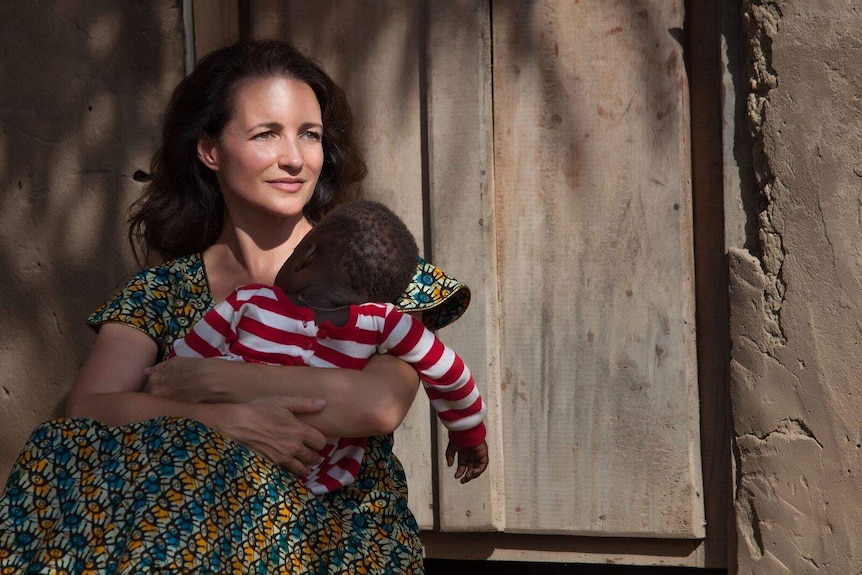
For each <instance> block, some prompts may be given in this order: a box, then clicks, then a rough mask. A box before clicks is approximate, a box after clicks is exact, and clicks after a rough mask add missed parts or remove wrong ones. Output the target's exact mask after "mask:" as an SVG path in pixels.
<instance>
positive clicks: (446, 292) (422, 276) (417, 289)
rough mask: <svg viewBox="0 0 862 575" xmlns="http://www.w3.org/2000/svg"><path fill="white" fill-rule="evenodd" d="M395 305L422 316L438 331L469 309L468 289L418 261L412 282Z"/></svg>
mask: <svg viewBox="0 0 862 575" xmlns="http://www.w3.org/2000/svg"><path fill="white" fill-rule="evenodd" d="M395 305H396V306H398V309H400V310H401V311H403V312H416V311H421V312H422V322H423V323H424V324H425V326H426V327H427V328H428V329H431V330H437V329H440V328H442V327H445V326H447V325H449V324H450V323H452V322H454V321H455V320H456V319H458V318H459V317H461V316H462V315H463V314H464V312H465V311H467V307H468V306H469V305H470V288H469V287H467V285H465V284H464V283H462V282H460V281H458V280H457V279H455V278H454V277H452V276H451V275H449V274H447V273H446V272H444V271H443V270H441V269H440V268H438V267H436V266H434V265H433V264H431V263H429V262H426V261H425V260H424V259H422V258H419V262H418V263H417V265H416V274H415V275H414V276H413V281H411V282H410V285H409V286H407V289H406V290H404V293H403V294H401V297H399V298H398V299H397V300H395Z"/></svg>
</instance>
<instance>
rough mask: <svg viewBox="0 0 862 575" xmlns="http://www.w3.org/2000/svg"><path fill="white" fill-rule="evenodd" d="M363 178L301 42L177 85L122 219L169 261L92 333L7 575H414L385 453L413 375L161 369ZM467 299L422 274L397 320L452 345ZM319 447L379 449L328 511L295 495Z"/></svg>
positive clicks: (324, 504) (412, 542) (6, 512)
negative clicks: (215, 309) (336, 443)
mask: <svg viewBox="0 0 862 575" xmlns="http://www.w3.org/2000/svg"><path fill="white" fill-rule="evenodd" d="M364 175H365V167H364V164H363V163H362V161H361V159H360V158H359V156H358V154H357V152H356V149H355V147H354V145H353V141H352V137H351V123H350V114H349V109H348V107H347V105H346V102H345V99H344V97H343V94H342V93H341V91H340V89H339V88H338V87H337V86H336V85H335V84H334V83H333V82H332V81H331V79H330V78H329V77H328V76H327V75H326V74H325V73H324V72H323V71H322V70H321V69H320V68H319V67H318V66H316V65H315V64H314V63H313V62H311V61H309V60H308V59H307V58H305V57H304V56H303V55H302V54H300V53H299V52H297V51H296V50H295V49H294V48H292V47H291V46H289V45H287V44H284V43H281V42H272V41H269V42H241V43H239V44H236V45H234V46H230V47H228V48H224V49H221V50H218V51H216V52H214V53H212V54H210V55H208V56H207V57H205V58H204V59H203V60H201V62H200V63H199V64H198V66H197V67H196V68H195V70H194V71H193V72H192V74H190V75H189V76H188V77H187V78H186V79H184V80H183V81H182V82H181V83H180V84H179V86H178V87H177V89H176V90H175V92H174V94H173V96H172V98H171V102H170V104H169V106H168V109H167V112H166V117H165V125H164V130H163V136H162V146H161V148H160V150H159V151H158V153H157V154H156V157H155V159H154V161H153V180H152V182H151V183H150V184H149V186H148V187H147V189H146V190H145V192H144V195H143V197H142V198H141V200H139V201H138V202H137V204H136V205H135V206H134V208H133V212H132V217H131V219H130V223H131V226H130V239H131V240H132V242H133V246H136V245H138V244H139V245H140V246H141V247H142V248H143V253H144V255H145V257H150V256H151V255H153V254H156V255H158V256H160V257H161V258H163V259H165V260H167V261H166V262H165V263H163V264H161V265H158V266H156V267H154V268H150V269H147V270H144V271H142V272H140V273H139V274H138V275H137V276H135V278H134V279H133V280H132V281H131V282H129V284H127V285H126V287H124V288H123V289H122V290H120V291H119V292H118V293H117V294H116V296H114V297H113V298H112V299H111V300H109V301H108V302H107V303H106V304H105V305H104V306H102V307H101V308H100V309H99V310H97V311H96V312H95V313H94V314H93V315H92V316H91V317H90V319H89V321H90V323H91V324H92V325H94V326H96V327H97V328H98V330H99V331H98V336H97V339H96V343H95V346H94V348H93V350H92V352H91V354H90V356H89V357H88V359H87V361H86V362H85V364H84V365H83V367H82V368H81V372H80V374H79V375H78V377H77V379H76V381H75V383H74V385H73V387H72V390H71V392H70V395H69V398H68V401H67V412H68V413H67V414H68V415H69V417H70V418H84V419H64V420H56V421H54V422H49V423H47V424H45V425H43V426H41V427H40V428H38V429H37V430H36V431H35V432H34V434H33V436H32V437H31V440H30V442H28V445H27V446H26V447H25V450H24V452H23V453H22V455H21V457H20V458H19V461H18V463H17V464H16V466H15V468H14V469H13V472H12V474H11V476H10V479H9V482H8V484H7V490H6V494H5V496H4V498H3V500H2V502H0V573H2V572H4V568H7V567H8V568H10V569H12V568H22V567H23V566H29V568H30V569H31V572H39V569H42V568H44V569H46V570H51V569H55V570H66V571H68V572H87V571H88V570H92V571H94V572H102V571H105V570H108V571H112V572H123V573H125V572H130V573H131V572H134V573H140V572H147V570H148V569H149V568H151V569H153V570H155V571H160V570H166V571H171V572H183V571H189V572H195V573H206V572H213V573H223V572H243V573H247V572H253V573H273V572H290V573H312V572H313V573H364V572H367V573H377V572H380V573H383V572H394V573H411V572H413V573H421V572H422V558H421V543H420V541H419V538H418V528H417V526H416V522H415V520H414V519H413V517H412V515H411V514H410V511H409V510H408V509H407V505H406V498H407V492H406V483H405V479H404V474H403V471H402V469H401V467H400V464H399V463H398V461H397V460H396V459H395V458H394V456H393V455H392V453H391V448H392V437H391V432H392V431H393V430H394V429H395V428H396V427H397V426H398V425H399V424H400V422H401V421H402V419H403V418H404V416H405V414H406V412H407V410H408V409H409V406H410V404H411V402H412V400H413V397H414V395H415V393H416V389H417V380H416V376H415V373H414V372H413V370H412V369H411V368H410V367H409V366H407V365H406V364H403V363H401V362H400V361H398V360H394V359H392V358H387V357H378V358H375V359H374V360H372V362H371V363H370V364H369V365H368V367H367V368H366V369H365V370H363V371H361V372H358V371H348V370H337V369H315V368H305V367H295V368H294V367H292V368H283V367H277V366H266V365H254V364H237V363H231V362H224V361H220V360H218V359H210V360H194V359H181V358H176V359H172V360H170V361H167V362H162V360H163V359H164V358H165V357H166V356H167V354H168V353H169V351H170V348H171V344H172V343H173V341H174V340H175V339H177V338H179V337H182V336H183V335H184V334H185V332H186V331H187V330H188V328H189V327H190V326H191V325H192V324H193V323H194V322H195V321H197V320H198V319H199V318H200V317H201V316H202V315H203V314H204V313H205V312H206V311H207V310H208V309H210V308H211V307H212V306H213V305H214V303H217V302H219V301H221V300H222V299H224V298H225V297H226V296H227V294H229V293H230V292H231V291H232V290H233V289H234V288H235V287H236V286H238V285H243V284H248V283H256V282H257V283H267V284H271V283H273V281H274V279H275V275H276V273H277V271H278V269H279V267H280V265H281V263H282V262H283V261H284V260H286V259H287V257H288V256H289V255H290V253H291V252H292V251H293V249H294V247H295V246H296V245H297V244H298V243H299V241H300V240H301V239H302V237H303V236H304V235H305V233H307V232H308V231H309V230H310V229H311V227H312V225H313V224H314V222H315V221H316V220H317V219H318V218H319V217H320V216H322V215H323V214H325V213H326V212H327V211H328V210H329V209H330V208H332V207H334V206H335V205H336V204H338V203H340V202H342V201H346V200H349V199H352V198H353V197H355V196H356V189H357V187H358V183H359V181H361V179H362V178H363V177H364ZM136 253H140V252H136ZM468 301H469V291H468V290H467V289H466V288H464V287H463V286H461V284H458V283H457V282H456V281H455V280H452V279H450V278H447V277H446V276H445V275H443V274H442V273H441V272H439V270H436V269H435V268H433V267H432V266H430V265H428V264H424V262H421V263H420V267H419V270H418V271H417V280H416V281H414V283H413V284H411V287H410V288H409V289H408V293H407V294H405V296H402V298H401V299H400V301H399V302H398V303H399V305H400V306H401V307H402V309H406V310H410V311H423V310H424V317H423V319H424V320H425V321H426V323H428V324H429V325H430V326H431V327H440V326H442V325H445V324H446V323H448V322H449V321H452V320H454V319H455V318H457V317H458V316H459V315H460V313H462V312H463V310H464V308H465V307H466V305H467V303H468ZM360 387H361V389H362V392H361V393H357V392H356V390H357V389H359V388H360ZM93 420H96V421H97V422H100V423H96V422H94V421H93ZM108 426H114V427H108ZM326 436H344V437H350V436H372V437H371V438H370V439H369V442H368V451H367V453H366V457H365V459H364V461H363V466H362V468H361V470H360V472H359V476H358V478H357V481H356V482H354V483H353V484H352V485H351V486H348V487H347V488H345V489H343V490H340V491H338V492H335V493H332V494H329V495H327V496H324V497H321V498H315V497H314V496H312V495H311V494H310V493H309V492H308V491H307V490H306V489H305V488H304V487H303V485H302V483H301V482H300V481H298V480H297V479H296V476H300V475H304V474H306V473H308V471H309V468H308V465H309V464H311V463H314V462H315V461H317V457H318V456H317V453H316V450H317V449H319V448H321V447H322V446H323V445H324V443H325V437H326ZM285 470H286V471H285ZM288 472H290V473H288ZM52 572H54V571H52Z"/></svg>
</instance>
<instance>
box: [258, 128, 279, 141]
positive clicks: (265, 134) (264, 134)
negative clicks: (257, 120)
mask: <svg viewBox="0 0 862 575" xmlns="http://www.w3.org/2000/svg"><path fill="white" fill-rule="evenodd" d="M273 138H275V132H273V131H271V130H268V131H266V132H261V133H260V134H255V135H254V137H253V138H252V139H254V140H271V139H273Z"/></svg>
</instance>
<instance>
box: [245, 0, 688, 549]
mask: <svg viewBox="0 0 862 575" xmlns="http://www.w3.org/2000/svg"><path fill="white" fill-rule="evenodd" d="M243 4H244V5H245V6H246V7H247V9H248V10H249V16H248V19H249V22H250V33H251V34H252V35H253V36H255V37H280V38H285V39H289V40H290V41H292V42H294V43H295V44H296V45H298V46H299V47H300V48H301V49H303V50H304V51H306V52H307V53H309V54H312V55H313V56H314V57H315V58H316V59H317V60H318V61H320V63H321V64H322V65H323V66H324V67H325V68H326V69H327V70H328V71H329V72H330V73H331V74H332V75H333V77H334V78H335V79H336V81H337V82H339V84H340V85H341V86H342V87H343V88H344V89H345V91H346V93H347V95H348V98H349V99H350V101H351V105H352V107H353V110H354V113H355V115H356V119H357V124H358V126H359V129H360V133H361V136H362V141H363V144H364V147H365V149H366V151H367V159H368V163H369V168H370V175H369V178H368V182H367V192H368V194H367V195H368V196H370V197H372V198H375V199H379V200H382V201H384V202H386V203H388V204H389V205H390V206H392V207H393V208H394V209H395V210H396V211H397V212H398V213H399V214H401V215H402V217H404V219H405V220H406V221H407V223H408V225H409V226H410V228H411V229H412V230H413V232H414V234H415V235H416V237H417V240H418V241H419V242H420V245H422V244H424V245H425V246H426V253H429V255H430V256H431V257H432V259H433V261H434V262H435V263H437V264H438V265H440V266H441V267H443V268H444V269H446V270H447V271H450V272H451V273H453V274H454V275H456V276H457V277H459V278H460V279H463V280H465V281H466V282H467V283H468V284H469V285H470V286H471V287H472V288H473V293H474V299H473V303H472V305H471V309H470V311H469V312H468V313H467V315H466V316H465V317H464V318H463V319H462V320H460V321H459V322H458V323H457V324H455V325H454V326H452V327H450V328H446V329H445V330H444V331H443V332H442V333H441V336H442V337H443V338H444V339H445V340H446V341H447V342H449V343H450V344H452V346H453V347H454V348H455V349H457V350H458V351H459V352H460V353H461V354H462V355H463V356H464V357H465V359H466V360H467V361H468V363H469V364H470V366H471V368H472V369H473V371H474V373H475V374H476V376H477V381H479V384H480V386H481V388H482V391H483V394H484V395H485V397H486V398H487V399H488V402H489V405H490V407H491V412H490V414H489V422H488V423H489V431H490V434H489V439H490V443H491V449H492V465H491V468H490V469H489V472H488V473H487V474H486V475H485V476H484V477H482V478H480V479H479V480H478V481H476V482H473V483H471V484H469V485H467V486H461V485H459V484H457V483H456V482H455V481H454V480H452V478H451V477H450V474H451V472H450V470H447V469H445V467H444V464H443V463H442V453H441V452H442V449H443V447H445V441H443V440H442V437H443V436H442V434H441V435H439V436H436V435H435V434H434V433H432V429H433V423H432V421H431V418H429V416H428V405H427V401H425V399H424V396H423V394H422V393H420V394H419V397H418V400H419V401H418V402H417V405H416V406H414V409H413V411H412V412H411V416H410V418H409V419H408V421H407V422H405V425H404V426H403V429H402V430H400V432H399V434H398V436H397V440H396V441H397V443H398V444H399V445H398V453H399V456H400V457H401V458H402V461H403V462H404V464H405V468H406V469H407V472H408V480H409V484H410V491H411V496H410V505H411V508H412V509H413V510H414V513H415V514H416V515H417V519H418V520H419V521H420V524H421V525H422V526H423V528H425V529H432V528H433V529H434V530H435V531H434V532H432V531H429V532H427V533H426V536H425V537H424V539H425V542H426V546H427V550H428V553H429V555H430V556H437V557H470V558H481V557H492V558H499V559H513V558H514V559H533V560H537V559H538V560H556V561H575V560H577V561H583V560H609V558H614V560H616V561H619V562H624V563H625V562H628V563H633V564H634V563H641V564H649V563H654V564H677V565H703V564H704V563H703V556H702V552H701V551H699V545H700V544H699V541H698V540H699V539H700V538H702V537H703V536H704V528H703V517H704V514H703V495H702V488H701V483H702V480H701V468H700V452H699V448H700V445H699V429H698V423H699V418H698V415H699V413H698V395H697V394H698V388H697V368H696V360H695V339H694V336H695V325H694V313H693V312H694V296H693V276H692V274H693V269H692V266H693V261H692V257H693V256H692V230H691V189H690V185H691V182H690V175H689V139H688V138H689V134H688V130H689V118H688V94H687V91H686V90H687V88H686V78H685V70H684V66H683V60H682V47H681V45H680V44H679V42H678V41H677V40H676V39H675V38H674V36H673V31H674V30H679V31H681V28H682V26H683V17H684V13H683V4H684V3H683V2H682V0H675V1H672V2H667V1H662V0H644V1H642V2H638V3H632V2H628V1H625V0H601V1H599V0H591V1H586V2H579V3H572V2H569V1H567V0H545V1H537V2H531V3H518V2H491V1H490V0H470V1H460V2H454V1H453V2H433V3H430V2H398V1H394V0H391V1H385V2H370V1H369V2H347V1H344V0H340V1H339V0H326V1H321V2H315V3H307V2H278V1H275V0H253V1H250V2H245V3H243ZM437 433H439V430H438V432H437ZM435 438H436V441H435ZM433 449H437V453H436V455H434V453H433V451H432V450H433ZM435 457H436V458H437V459H436V461H434V458H435ZM463 531H474V532H481V531H490V532H505V533H501V534H498V535H496V534H493V533H488V534H481V533H477V534H476V535H474V536H471V537H472V538H471V537H465V536H464V535H462V534H461V532H463ZM447 533H452V534H453V535H454V534H458V535H457V536H455V537H449V536H448V535H447ZM518 533H520V534H522V535H512V534H518ZM542 534H553V535H555V536H550V535H542ZM560 535H565V537H561V536H560ZM595 537H600V539H595ZM608 538H610V539H608ZM633 538H645V539H642V540H638V539H633ZM655 538H659V539H664V540H665V542H664V543H660V542H657V540H656V539H655ZM614 541H616V542H617V543H613V542H614Z"/></svg>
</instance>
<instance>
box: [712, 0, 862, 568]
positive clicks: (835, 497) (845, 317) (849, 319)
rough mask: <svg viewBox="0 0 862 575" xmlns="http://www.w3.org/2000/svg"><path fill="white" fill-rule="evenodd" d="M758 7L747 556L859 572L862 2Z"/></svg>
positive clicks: (745, 374)
mask: <svg viewBox="0 0 862 575" xmlns="http://www.w3.org/2000/svg"><path fill="white" fill-rule="evenodd" d="M743 18H744V28H745V41H746V42H747V45H748V68H747V77H746V78H745V79H744V81H745V82H746V83H747V84H748V88H749V95H748V100H747V112H748V114H747V116H748V128H749V132H748V135H749V136H750V144H751V150H752V151H751V155H752V160H753V162H752V163H753V170H754V178H753V180H754V184H753V189H752V190H747V191H746V190H743V193H747V194H748V197H747V198H745V201H743V202H742V203H743V204H745V205H747V206H756V209H752V210H750V212H749V216H750V224H751V225H750V226H746V228H747V229H750V230H753V233H754V234H755V237H749V238H747V241H746V245H745V246H740V247H737V248H731V249H730V253H729V265H730V298H731V299H730V306H731V308H730V309H731V338H732V346H733V348H732V361H731V393H732V406H733V407H732V409H733V424H734V428H735V437H734V455H735V462H736V469H735V473H736V490H735V498H736V501H735V506H736V516H737V536H738V551H737V561H738V572H739V573H740V574H746V573H764V574H770V575H774V574H782V573H793V574H799V573H821V572H822V573H859V572H860V570H862V557H860V553H861V552H862V534H860V533H862V529H860V528H862V512H860V505H859V501H860V495H859V494H860V493H862V431H860V425H859V421H860V414H861V413H862V390H860V381H862V372H860V370H859V365H860V362H862V355H860V347H862V323H860V320H862V252H860V246H862V226H860V223H862V158H860V150H862V125H860V122H859V117H860V112H862V97H861V96H860V95H862V75H860V74H859V69H860V65H862V41H860V39H859V34H858V31H859V30H860V27H862V15H860V14H859V11H858V8H857V7H856V6H855V5H854V3H852V2H826V3H808V2H782V1H777V0H776V1H767V0H758V1H754V0H748V1H746V2H744V5H743ZM741 147H744V146H741V145H740V146H738V147H737V149H740V148H741Z"/></svg>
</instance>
